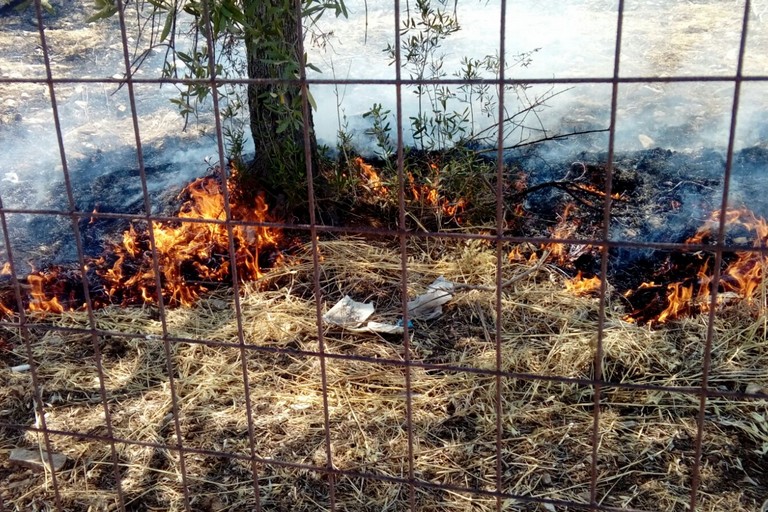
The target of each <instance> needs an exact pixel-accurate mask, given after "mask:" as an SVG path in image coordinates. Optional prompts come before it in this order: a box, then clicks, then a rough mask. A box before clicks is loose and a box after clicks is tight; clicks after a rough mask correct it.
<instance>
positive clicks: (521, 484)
mask: <svg viewBox="0 0 768 512" xmlns="http://www.w3.org/2000/svg"><path fill="white" fill-rule="evenodd" d="M319 251H320V260H321V268H320V285H321V288H322V293H323V305H322V307H323V310H328V309H329V308H330V307H331V306H332V305H333V304H334V303H335V302H336V301H337V300H338V299H340V298H341V297H343V296H344V295H349V296H351V297H352V298H354V299H355V300H358V301H373V302H374V303H375V306H376V310H377V314H378V318H377V319H378V320H381V321H395V320H397V318H398V317H399V315H400V310H401V304H402V297H400V289H401V288H400V287H401V284H400V283H401V281H400V279H401V272H400V269H401V262H400V259H399V258H400V257H399V253H398V251H396V250H393V249H392V248H391V247H388V246H386V245H384V244H378V245H377V244H374V243H371V242H363V241H360V240H354V239H346V240H336V241H325V242H322V243H320V245H319ZM409 254H410V259H409V261H408V269H409V272H408V275H407V280H408V288H409V295H410V296H411V297H412V296H414V295H417V294H419V293H421V292H423V291H424V290H425V288H426V286H427V285H428V284H429V283H431V282H432V281H433V280H434V279H435V278H436V277H438V276H439V275H444V276H445V277H446V278H447V279H449V280H452V281H454V282H455V283H463V284H469V285H473V286H474V288H473V287H468V288H463V289H460V290H459V291H457V293H456V295H455V297H454V299H453V300H452V301H451V302H450V303H449V304H448V305H447V307H446V308H445V312H444V314H443V316H442V317H441V318H439V319H437V320H434V321H431V322H416V323H415V325H414V328H413V329H412V330H411V334H412V341H411V350H412V353H411V361H413V362H414V363H415V364H416V365H415V366H412V367H410V368H407V367H405V366H404V365H403V361H404V359H405V354H404V352H403V345H402V340H401V339H400V338H399V337H397V336H394V337H389V336H386V337H381V336H378V335H375V334H354V333H350V332H347V331H343V330H340V329H337V328H332V327H327V326H326V327H324V341H325V350H326V352H327V354H329V358H328V359H327V360H326V375H327V383H328V393H327V404H328V415H329V421H330V424H329V425H328V428H329V429H330V441H331V453H332V457H333V466H334V468H335V469H337V470H340V471H342V472H344V471H346V472H350V473H354V474H341V475H336V477H335V478H334V490H335V500H336V501H335V506H336V509H337V510H348V511H382V510H392V511H395V510H397V511H399V510H408V506H409V505H408V503H409V502H408V500H409V490H408V486H407V485H406V484H405V483H403V479H405V478H407V476H408V467H409V461H408V432H407V425H408V423H407V422H406V393H405V374H406V372H409V373H410V382H411V395H410V400H411V408H412V421H411V425H412V429H413V432H412V434H413V435H412V438H413V443H414V446H413V454H414V461H413V468H414V472H415V476H416V478H417V479H418V480H419V481H423V482H428V483H430V484H439V485H447V486H450V487H451V489H450V490H441V489H437V488H435V487H433V486H432V487H419V486H417V487H416V490H415V500H416V508H417V510H428V511H432V510H434V511H438V510H439V511H466V510H478V511H480V510H495V506H496V502H495V499H494V498H493V497H491V496H488V494H487V493H488V492H493V491H495V489H496V457H497V456H501V457H502V461H501V467H502V470H503V475H502V478H501V480H502V489H501V490H502V491H503V492H504V493H509V494H513V495H518V496H523V497H527V498H532V499H544V500H547V499H549V500H566V501H574V502H577V503H585V502H587V501H588V500H589V495H590V474H591V463H592V460H591V453H592V445H591V439H592V429H593V407H594V405H593V400H594V395H593V388H592V387H591V386H590V385H588V383H586V382H584V381H588V380H589V379H591V378H593V377H594V375H593V372H594V354H595V350H596V343H597V325H598V314H599V305H598V299H596V298H594V297H576V296H573V295H572V294H570V293H568V292H566V291H565V290H564V286H563V280H564V278H563V276H562V275H561V274H560V273H559V272H558V271H557V270H556V269H554V268H551V267H549V266H548V265H545V264H539V265H538V266H536V268H535V270H534V271H531V268H530V266H528V265H526V264H521V265H517V264H508V263H505V265H504V272H505V275H504V276H502V278H503V279H504V280H509V281H510V283H511V284H509V285H508V286H506V287H505V288H504V290H503V294H502V301H503V303H502V308H501V309H502V311H503V315H502V318H501V319H500V329H501V338H502V354H501V356H502V357H501V361H502V368H501V369H502V370H503V371H505V372H516V373H520V374H529V375H539V376H544V377H566V378H572V379H575V380H574V381H567V382H558V381H556V380H546V379H536V378H522V376H521V377H520V378H512V377H504V378H502V379H501V385H502V389H501V397H502V403H501V404H500V405H501V406H500V410H501V413H502V416H503V417H502V419H501V425H502V427H503V432H502V435H501V439H502V442H501V452H500V453H497V451H496V410H497V408H496V404H495V399H496V388H495V386H496V379H495V377H494V376H493V375H491V374H488V373H483V372H478V371H458V370H456V369H455V367H462V368H467V369H480V370H491V371H492V370H494V369H495V366H496V352H495V343H494V340H495V329H496V324H497V319H496V318H495V304H494V300H495V296H496V294H495V292H494V291H489V290H487V289H486V287H492V286H493V284H494V282H495V274H494V273H495V265H496V262H495V256H494V254H495V250H494V248H493V247H492V246H490V245H488V244H485V243H483V242H479V241H474V242H466V243H465V242H462V243H459V244H457V243H455V242H451V243H448V242H439V241H429V243H426V242H422V243H421V245H419V246H418V247H417V246H415V245H414V246H412V247H410V248H409ZM310 256H311V253H310V251H309V248H307V249H306V250H305V251H304V252H303V253H302V254H300V255H298V256H296V257H294V258H293V259H292V261H290V262H288V263H286V265H284V266H283V267H282V268H280V269H277V270H274V271H272V272H271V273H270V274H268V276H267V278H265V280H264V281H262V282H261V283H254V284H252V285H248V286H246V287H245V288H246V289H245V290H244V292H243V296H242V299H241V304H242V326H243V331H244V335H245V340H244V341H245V343H246V344H247V345H248V348H246V350H245V352H244V353H245V357H246V358H247V368H248V381H249V390H248V391H249V393H250V397H251V401H252V407H253V415H252V418H251V421H252V424H253V429H254V433H255V436H254V439H253V441H254V444H255V446H254V450H255V453H256V455H257V456H258V457H260V458H261V459H262V460H261V463H260V464H258V470H259V482H258V484H259V486H258V490H259V493H260V496H259V498H258V499H259V501H260V503H261V507H262V510H285V511H301V510H306V511H316V510H326V509H328V508H329V507H330V501H329V500H330V497H329V480H328V478H327V476H326V475H325V474H324V473H323V472H322V469H323V468H324V467H326V464H327V460H326V444H325V442H326V441H325V440H326V436H325V429H326V425H325V423H324V412H323V407H324V401H323V393H322V386H321V365H320V360H319V358H318V357H317V356H315V355H312V353H315V352H317V351H318V335H317V321H316V315H315V303H314V288H313V284H312V283H313V269H312V258H311V257H310ZM516 276H517V277H518V278H517V279H516ZM229 293H230V292H228V291H227V290H222V291H220V292H218V293H213V294H211V295H210V296H208V297H207V298H206V299H205V300H202V301H201V302H200V303H199V304H197V305H196V306H195V307H194V308H181V309H175V310H172V311H168V312H167V329H168V335H169V336H172V337H178V338H188V339H194V340H200V341H201V343H188V342H174V343H171V354H172V358H173V360H172V361H171V365H170V366H171V367H172V368H173V372H174V375H173V382H174V385H175V390H176V393H177V396H178V406H179V415H178V422H179V425H180V429H181V434H182V439H177V438H176V430H175V418H174V415H173V412H172V411H173V406H172V404H173V402H172V399H171V394H170V387H169V380H170V379H169V375H168V364H167V361H166V357H165V351H164V349H163V341H162V335H163V329H162V324H161V323H160V321H159V318H158V315H157V311H156V310H155V308H153V307H144V308H127V309H126V308H117V307H114V308H107V309H104V310H101V311H98V312H97V313H96V320H97V323H98V328H99V329H103V330H104V331H108V332H110V333H113V334H112V335H103V336H100V337H99V338H98V343H99V345H100V351H101V354H102V356H103V369H104V375H105V382H104V385H105V387H106V389H107V393H108V397H109V409H110V413H111V420H112V429H113V435H114V436H115V437H117V438H118V439H121V440H128V441H133V442H134V443H131V442H118V443H116V449H117V453H118V459H119V474H120V484H121V485H122V489H123V493H124V496H125V498H126V501H127V504H126V505H127V507H128V508H129V509H131V510H163V511H165V510H171V511H173V510H182V509H183V507H184V504H183V503H184V502H183V496H184V489H183V487H182V484H181V482H182V475H181V466H180V460H179V453H178V451H176V450H174V449H173V447H174V446H176V445H177V444H178V443H180V444H182V445H183V446H184V447H185V448H189V449H193V450H196V451H195V452H191V453H190V452H185V453H184V463H185V468H186V474H185V478H186V482H187V485H188V488H189V489H188V490H189V496H190V498H191V508H192V509H193V510H211V511H214V510H215V511H223V510H231V511H237V510H246V509H251V508H253V507H254V506H255V503H256V496H255V486H254V483H253V480H252V473H251V465H250V462H249V461H248V460H247V457H248V456H249V454H250V447H249V435H248V418H247V417H246V407H245V390H244V387H243V376H242V359H241V358H242V354H243V352H242V351H241V349H240V348H239V347H238V343H239V339H238V327H237V322H236V316H235V311H234V302H233V300H232V297H231V295H230V294H229ZM759 302H760V301H759V300H755V301H752V302H742V303H740V304H736V305H731V306H728V309H724V310H723V311H721V312H720V313H719V315H718V317H717V321H716V333H715V338H714V345H713V353H712V371H711V376H710V385H711V386H712V388H713V389H715V390H721V391H736V392H744V391H748V392H761V391H764V390H765V389H766V388H768V349H767V348H766V347H767V346H768V345H767V344H766V317H765V315H764V311H763V309H762V308H760V307H758V303H759ZM605 311H606V315H607V318H606V321H605V329H604V333H603V339H602V342H603V354H604V360H603V362H602V363H603V364H602V366H603V371H604V376H605V379H606V380H608V381H609V382H611V383H627V384H640V385H659V386H669V387H675V386H680V387H696V386H700V383H701V375H702V360H703V347H704V340H705V334H706V318H704V317H701V318H692V319H687V320H683V321H680V322H677V323H675V324H671V325H668V326H666V327H665V328H662V329H658V330H651V329H649V328H647V327H641V326H636V325H632V324H629V323H626V322H624V321H623V320H622V316H623V314H624V309H623V304H622V303H621V300H620V299H616V298H611V299H609V303H607V304H606V308H605ZM51 326H53V327H55V328H56V329H55V330H51V329H50V327H51ZM88 326H89V324H88V319H87V315H86V314H85V313H66V314H63V315H61V316H51V315H49V316H45V317H40V318H36V319H35V324H34V325H33V326H32V327H31V340H30V341H31V344H32V351H33V353H34V357H35V363H36V366H37V372H38V375H39V380H40V386H41V387H40V389H39V393H40V396H41V397H42V399H43V401H44V402H45V404H46V420H47V425H48V427H49V428H50V429H53V430H58V431H67V432H72V433H73V434H72V435H52V436H51V439H52V444H53V447H54V448H55V450H56V451H57V452H59V453H62V454H65V455H66V456H67V457H68V459H69V463H68V465H67V466H66V468H65V469H64V470H63V471H62V472H61V473H60V474H58V485H59V491H60V494H61V497H62V499H63V502H64V503H65V505H66V507H67V510H110V509H111V508H113V507H115V506H116V505H117V493H116V483H115V472H114V468H113V464H112V458H111V454H110V445H109V443H108V442H107V441H106V440H105V439H104V436H106V425H105V417H104V410H103V407H102V405H101V403H100V395H99V380H98V372H97V367H96V363H95V359H94V349H93V345H92V338H91V336H90V335H88V334H81V333H73V332H69V331H67V329H68V328H79V329H85V328H88ZM18 334H19V333H18V332H11V331H10V330H8V331H7V332H6V335H8V336H11V337H15V338H17V339H16V341H18ZM203 341H209V342H214V343H213V344H212V343H203ZM260 349H266V350H260ZM4 359H5V365H6V367H5V368H4V369H0V403H2V404H3V405H2V408H1V409H2V410H0V422H2V423H4V424H9V423H10V424H17V425H32V424H33V422H34V413H33V409H32V402H33V399H32V397H33V393H34V390H33V389H32V387H31V381H30V375H29V373H16V372H11V371H10V369H9V368H10V366H13V365H15V364H19V363H22V362H25V359H24V350H23V349H22V348H19V349H18V351H17V352H16V353H13V354H10V355H7V356H5V357H4ZM446 366H450V367H452V368H454V369H446ZM698 406H699V398H698V396H696V395H693V394H686V393H682V392H676V391H670V390H654V389H652V390H645V389H631V388H626V387H624V388H621V387H615V386H614V387H611V386H607V387H604V388H603V390H602V398H601V416H600V426H599V432H598V440H599V447H598V460H597V474H598V481H597V496H598V500H599V503H600V504H601V505H604V506H606V507H608V506H612V507H632V508H634V509H641V510H649V511H651V510H653V511H656V510H669V511H672V510H686V509H687V505H688V503H689V500H690V497H689V493H690V486H691V472H692V468H693V466H694V463H695V461H694V443H695V435H696V429H697V425H696V418H697V414H698ZM0 432H2V438H1V441H2V450H3V451H8V450H10V449H11V448H13V447H17V446H24V447H37V446H39V445H40V443H42V438H41V437H40V436H39V435H38V434H36V433H33V432H30V431H26V430H25V429H24V428H21V427H3V428H2V430H0ZM78 434H79V435H78ZM135 442H141V443H149V444H148V445H141V444H136V443H135ZM703 443H704V450H703V454H704V456H703V460H702V462H701V488H700V496H699V502H700V508H699V510H706V511H719V510H731V511H753V510H759V509H760V506H761V505H762V500H764V499H765V489H766V488H768V477H766V476H765V475H766V473H767V472H768V462H766V452H768V424H767V423H766V401H765V400H759V399H752V400H747V399H744V400H737V399H733V398H720V397H715V398H710V399H709V400H708V406H707V421H706V426H705V429H704V438H703ZM211 452H222V455H219V456H217V455H214V454H211ZM226 454H231V455H234V456H226ZM269 461H275V463H269ZM281 463H288V464H289V465H285V464H281ZM313 467H314V468H317V470H313V469H312V468H313ZM359 474H366V475H368V476H369V477H367V478H363V477H361V476H360V475H359ZM0 478H1V479H2V480H1V481H0V488H1V489H2V491H0V492H1V493H2V499H3V503H4V505H5V507H6V508H7V509H11V510H14V509H15V510H48V509H51V508H52V505H51V504H52V503H53V499H52V496H53V489H52V487H51V481H50V479H49V478H48V477H47V476H46V475H45V474H37V473H32V472H25V471H24V470H21V469H19V468H16V467H12V466H9V465H8V464H7V463H3V466H2V468H1V469H0ZM393 479H394V481H393ZM457 488H466V489H467V491H465V492H461V491H460V490H457ZM473 490H474V491H477V492H472V491H473ZM503 505H504V509H505V510H531V511H533V510H556V508H555V507H554V506H553V505H551V504H547V503H536V502H533V503H525V502H520V501H516V500H511V499H507V500H504V503H503ZM557 510H559V508H557ZM563 510H565V509H563Z"/></svg>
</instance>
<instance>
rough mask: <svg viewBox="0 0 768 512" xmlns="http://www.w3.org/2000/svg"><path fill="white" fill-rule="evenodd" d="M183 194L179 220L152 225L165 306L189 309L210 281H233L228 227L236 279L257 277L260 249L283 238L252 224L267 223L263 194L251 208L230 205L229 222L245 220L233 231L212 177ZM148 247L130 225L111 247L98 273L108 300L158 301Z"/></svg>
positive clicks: (146, 240)
mask: <svg viewBox="0 0 768 512" xmlns="http://www.w3.org/2000/svg"><path fill="white" fill-rule="evenodd" d="M181 196H182V197H187V200H186V201H185V203H184V204H183V205H182V208H181V211H180V212H179V215H178V217H179V219H181V220H182V222H180V223H173V224H171V223H162V222H152V235H153V237H154V245H155V248H156V252H157V263H158V268H159V269H160V274H161V276H160V280H161V289H162V294H163V297H164V299H165V300H166V301H167V302H168V303H169V304H183V305H190V304H192V303H193V302H194V301H195V300H196V299H197V298H198V297H199V295H200V293H201V292H202V291H204V290H207V289H209V288H210V287H211V286H213V285H214V283H217V282H222V281H227V280H229V279H231V275H232V262H231V261H230V259H229V239H230V229H231V234H232V241H233V246H234V251H235V268H236V269H237V274H238V278H239V279H240V280H252V279H258V278H260V277H261V276H262V272H261V269H260V267H259V252H260V250H263V249H265V248H275V247H276V246H277V244H278V243H279V241H280V238H281V233H280V231H278V230H276V229H274V228H270V227H268V226H264V225H258V224H254V223H263V222H268V221H269V220H270V218H269V214H268V206H267V204H266V202H265V200H264V197H263V195H259V196H257V197H256V200H255V203H254V204H253V205H251V206H250V207H245V206H243V205H240V204H235V203H231V204H230V209H231V210H230V211H231V212H232V216H233V218H235V219H237V220H238V221H239V222H243V223H242V224H241V223H237V224H235V225H233V226H231V228H228V227H227V224H226V223H225V222H224V221H225V220H226V209H225V207H224V205H225V203H224V194H223V191H222V188H221V185H220V182H219V180H218V179H217V178H216V177H213V176H208V177H205V178H198V179H196V180H195V181H193V182H192V183H190V184H189V185H188V186H187V187H186V188H185V189H184V190H183V191H182V194H181ZM151 248H152V244H151V239H150V236H149V233H148V232H146V231H141V232H140V231H137V230H136V228H135V227H134V226H131V227H130V229H129V230H128V231H126V232H125V233H124V234H123V241H122V244H120V245H118V246H115V247H114V255H115V256H114V258H115V259H114V262H113V263H112V264H111V266H109V267H108V268H106V269H104V270H98V269H97V271H96V273H97V274H98V275H99V276H100V277H102V279H104V281H105V283H106V284H107V294H108V295H109V297H110V299H111V300H112V301H116V302H120V303H123V304H131V303H141V302H154V301H156V300H157V286H156V281H155V274H154V272H153V268H154V262H153V257H152V251H151Z"/></svg>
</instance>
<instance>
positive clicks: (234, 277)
mask: <svg viewBox="0 0 768 512" xmlns="http://www.w3.org/2000/svg"><path fill="white" fill-rule="evenodd" d="M203 17H204V20H203V23H204V24H205V27H206V30H207V32H208V34H212V33H213V27H212V22H211V8H210V0H204V1H203ZM206 48H207V49H208V62H207V64H208V74H209V75H210V82H209V84H208V86H209V87H210V90H211V100H212V102H213V113H214V116H213V118H214V123H215V126H216V149H217V151H218V156H219V165H218V172H219V180H220V183H221V194H222V196H223V198H224V200H223V206H224V219H225V226H226V229H227V251H228V253H229V261H230V269H231V270H230V271H231V280H230V284H231V285H232V300H233V302H234V306H235V323H236V325H237V345H238V349H239V354H240V369H241V374H242V379H243V396H244V402H245V415H246V424H247V426H248V451H249V455H250V462H251V479H252V480H253V494H254V501H255V503H254V510H255V511H256V512H260V511H261V509H262V504H261V485H260V484H259V461H258V458H257V456H256V432H255V427H254V425H253V399H252V397H251V384H250V377H249V376H248V361H249V359H250V356H249V354H248V351H247V350H246V348H245V347H246V342H245V330H244V328H243V306H242V303H241V301H240V278H239V274H238V268H237V252H236V249H235V233H234V224H233V218H232V208H231V206H230V205H231V199H230V192H229V186H228V184H229V183H230V181H229V180H230V178H231V175H230V169H228V165H227V159H226V158H225V149H224V137H223V130H222V123H221V108H220V105H219V90H218V85H219V82H218V79H219V77H218V76H217V75H216V48H215V47H214V44H213V40H212V38H211V37H206ZM259 236H260V235H259V234H258V233H256V244H257V246H258V243H259Z"/></svg>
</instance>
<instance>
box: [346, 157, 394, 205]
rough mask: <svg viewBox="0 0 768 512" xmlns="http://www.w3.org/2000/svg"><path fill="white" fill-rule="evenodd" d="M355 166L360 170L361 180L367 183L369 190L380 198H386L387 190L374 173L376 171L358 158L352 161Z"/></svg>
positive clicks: (377, 174) (379, 177)
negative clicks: (363, 179)
mask: <svg viewBox="0 0 768 512" xmlns="http://www.w3.org/2000/svg"><path fill="white" fill-rule="evenodd" d="M354 162H355V165H356V166H357V168H358V169H360V173H361V174H362V175H363V178H365V180H366V181H367V182H368V185H369V186H370V187H371V190H372V191H373V192H375V193H376V194H377V195H378V196H380V197H386V196H387V195H388V194H389V189H388V188H387V187H386V186H384V182H383V181H382V179H381V176H379V173H377V172H376V169H374V168H373V166H372V165H370V164H367V163H365V161H364V160H363V159H362V158H360V157H359V156H358V157H356V158H355V159H354Z"/></svg>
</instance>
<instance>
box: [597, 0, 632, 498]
mask: <svg viewBox="0 0 768 512" xmlns="http://www.w3.org/2000/svg"><path fill="white" fill-rule="evenodd" d="M623 27H624V0H619V4H618V8H617V13H616V39H615V41H614V55H613V81H612V83H611V113H610V115H611V118H610V123H609V125H608V155H607V157H606V165H605V190H604V193H605V198H604V200H603V201H604V202H603V227H602V232H601V238H602V244H601V245H600V290H599V294H598V297H599V301H600V302H599V305H598V316H597V344H596V345H597V346H596V347H595V356H594V362H593V366H594V375H593V378H594V380H595V384H594V386H593V388H592V389H593V390H594V391H593V393H594V395H593V400H594V404H593V409H592V418H593V421H592V440H591V442H592V453H591V457H592V464H591V466H592V467H591V469H590V475H589V478H590V482H589V505H590V507H591V509H592V510H597V509H596V508H595V507H597V506H598V504H599V502H598V496H597V483H598V482H597V479H598V473H599V470H598V466H599V461H600V453H599V451H600V439H601V436H600V402H601V398H602V389H603V388H602V381H603V354H604V347H603V341H604V336H605V320H606V311H605V308H606V306H607V303H608V296H607V292H608V259H609V253H608V241H609V240H610V229H611V207H612V193H613V165H614V161H613V159H614V150H615V146H616V111H617V106H618V97H619V82H618V79H619V68H620V65H621V39H622V37H621V36H622V30H623Z"/></svg>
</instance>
